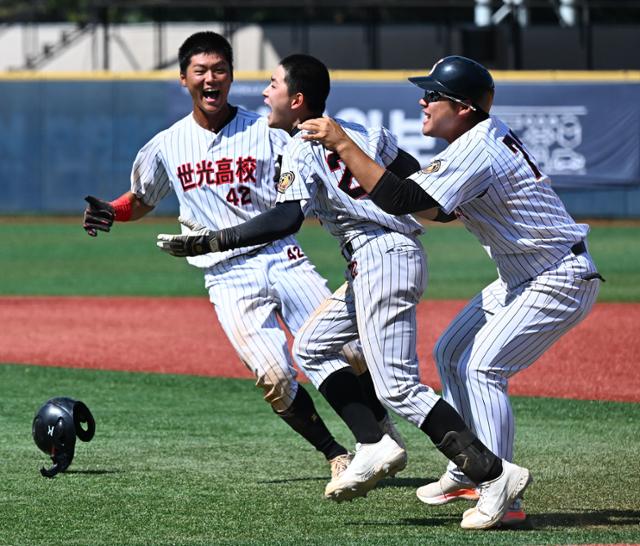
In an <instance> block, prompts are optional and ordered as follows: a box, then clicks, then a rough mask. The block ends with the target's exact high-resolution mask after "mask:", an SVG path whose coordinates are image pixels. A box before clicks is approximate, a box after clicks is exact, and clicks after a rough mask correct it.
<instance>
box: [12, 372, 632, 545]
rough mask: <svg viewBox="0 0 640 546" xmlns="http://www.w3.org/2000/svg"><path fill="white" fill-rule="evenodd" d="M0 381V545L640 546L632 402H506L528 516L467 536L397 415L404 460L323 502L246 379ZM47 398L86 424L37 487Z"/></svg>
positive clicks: (332, 422)
mask: <svg viewBox="0 0 640 546" xmlns="http://www.w3.org/2000/svg"><path fill="white" fill-rule="evenodd" d="M0 385H2V397H1V398H0V409H1V413H2V435H1V436H0V453H1V454H2V485H1V487H0V544H1V545H9V544H10V545H19V546H31V545H43V546H44V545H47V546H53V545H65V546H68V545H78V546H94V545H96V546H97V545H104V546H114V545H153V546H162V545H196V544H197V545H218V544H229V545H231V544H232V545H240V544H274V545H276V544H277V545H291V546H294V545H299V544H318V545H322V546H326V545H348V544H381V545H385V546H390V545H399V546H400V545H403V546H404V545H408V544H429V545H447V546H450V545H458V544H460V545H463V544H469V545H491V546H494V545H496V546H500V545H504V546H514V545H533V544H585V543H591V544H593V543H598V544H602V543H638V542H640V527H639V525H638V522H639V521H640V505H639V503H638V500H637V497H638V481H637V480H638V476H639V475H640V459H639V458H638V453H640V405H638V404H622V403H607V402H578V401H569V400H552V399H535V398H528V399H526V398H516V399H515V400H514V403H515V410H516V415H517V419H518V425H519V432H518V438H517V449H516V451H517V458H518V460H521V461H526V464H527V466H528V467H529V468H530V469H531V471H532V473H533V475H534V479H535V481H534V483H533V484H532V485H531V487H530V488H529V490H528V491H527V494H526V499H525V500H526V507H527V511H528V514H529V516H530V517H529V520H530V525H529V526H527V527H526V528H523V529H520V530H493V531H485V532H468V531H463V530H462V529H460V528H459V522H460V518H461V514H462V512H463V511H464V510H465V509H466V508H467V507H468V506H469V504H467V503H465V502H461V503H457V504H455V503H454V504H453V505H448V506H442V507H428V506H426V505H423V504H422V503H420V502H419V501H418V500H417V499H416V497H415V489H416V487H418V486H420V485H422V484H424V483H425V482H426V481H428V480H432V479H434V478H437V476H438V475H439V474H440V473H441V471H442V470H443V468H444V465H445V459H444V458H443V457H442V456H441V455H440V454H439V453H438V452H437V451H436V450H435V448H433V447H432V446H431V445H430V444H429V443H428V442H427V440H426V438H425V437H424V435H423V434H421V433H420V432H419V431H418V430H417V429H415V428H413V427H411V426H410V425H409V424H407V423H405V422H402V423H399V428H400V430H401V432H402V433H403V435H404V436H405V438H406V440H407V444H408V451H409V457H410V460H409V466H408V467H407V469H406V470H405V471H404V472H402V473H401V474H399V475H398V477H396V478H395V479H389V480H385V481H383V482H382V483H381V484H380V486H379V487H378V488H377V489H375V490H374V491H372V492H371V493H370V494H369V496H368V498H366V499H357V500H355V501H353V502H351V503H342V504H335V503H332V502H331V501H325V500H324V499H322V491H323V489H324V485H325V483H326V481H327V478H328V471H329V468H328V465H327V464H326V463H325V462H324V461H323V460H322V457H321V456H320V455H319V454H317V453H316V452H315V451H314V450H313V449H312V448H310V447H309V446H308V445H307V444H306V443H304V441H303V440H301V439H299V438H298V437H297V436H296V435H294V434H293V433H292V432H291V431H290V430H289V429H288V428H287V427H286V426H285V425H284V423H283V422H281V421H280V420H279V419H276V418H275V417H274V416H273V415H272V412H271V410H270V409H269V408H268V406H267V404H265V403H264V402H262V401H261V396H260V393H259V392H258V390H257V389H256V388H255V387H254V386H253V385H252V382H250V381H245V380H231V379H213V378H199V377H189V376H169V375H159V374H158V375H154V374H139V373H123V372H105V371H90V370H70V369H63V368H42V367H32V366H18V365H0ZM56 395H67V396H72V397H76V398H80V399H82V400H83V401H84V402H85V403H87V405H88V406H89V407H90V408H91V410H92V411H93V413H94V416H95V418H96V422H97V429H96V436H95V438H94V439H93V440H92V441H91V442H89V443H82V442H78V445H77V446H76V456H75V459H74V463H73V464H72V466H71V468H70V469H69V471H68V472H67V473H65V474H64V475H61V476H58V477H56V478H54V479H52V480H49V479H45V478H42V477H41V476H40V474H39V472H38V469H39V467H40V466H41V465H42V464H45V463H48V462H49V461H48V459H47V458H46V456H45V455H44V454H42V453H41V452H39V451H38V450H37V448H36V447H35V445H34V443H33V441H32V439H31V420H32V419H33V416H34V414H35V412H36V411H37V409H38V407H39V405H40V404H41V403H42V402H44V401H45V400H46V399H48V398H49V397H52V396H56ZM312 395H313V396H314V398H315V400H316V402H317V404H318V408H319V411H320V412H321V413H322V414H323V415H324V416H325V417H326V419H327V421H328V423H329V426H330V428H332V429H333V430H334V431H335V434H336V436H337V437H338V439H339V440H341V441H343V442H345V443H349V444H350V439H349V433H348V432H347V430H346V429H345V428H344V426H343V425H341V424H340V423H339V422H338V421H337V418H335V417H334V415H333V414H332V412H331V411H330V410H329V408H328V406H327V405H326V404H325V402H324V401H323V400H320V399H318V396H317V393H315V391H314V392H313V393H312Z"/></svg>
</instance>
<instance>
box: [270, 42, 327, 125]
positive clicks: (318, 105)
mask: <svg viewBox="0 0 640 546" xmlns="http://www.w3.org/2000/svg"><path fill="white" fill-rule="evenodd" d="M280 66H282V68H284V71H285V76H284V81H285V82H286V84H287V91H288V92H289V95H293V94H295V93H302V94H303V95H304V98H305V100H306V101H307V104H308V106H309V109H310V110H311V111H312V112H313V113H314V114H322V112H324V108H325V104H326V102H327V97H328V96H329V90H330V89H331V80H330V78H329V71H328V70H327V67H326V66H325V65H324V63H323V62H322V61H320V60H318V59H316V58H315V57H312V56H311V55H303V54H301V53H296V54H294V55H289V56H287V57H285V58H284V59H282V61H280Z"/></svg>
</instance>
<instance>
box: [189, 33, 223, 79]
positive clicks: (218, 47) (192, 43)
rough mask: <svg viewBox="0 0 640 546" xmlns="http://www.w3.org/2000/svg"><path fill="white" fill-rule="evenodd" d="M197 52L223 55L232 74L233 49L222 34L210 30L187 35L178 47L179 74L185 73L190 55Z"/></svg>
mask: <svg viewBox="0 0 640 546" xmlns="http://www.w3.org/2000/svg"><path fill="white" fill-rule="evenodd" d="M199 53H217V54H218V55H220V56H221V57H223V58H224V59H225V60H226V61H227V63H229V68H230V69H231V75H232V76H233V50H232V49H231V44H229V42H228V41H227V39H226V38H225V37H224V36H221V35H220V34H218V33H217V32H211V31H203V32H196V33H195V34H192V35H191V36H189V37H188V38H187V39H186V40H185V41H184V43H183V44H182V45H181V46H180V49H178V62H179V63H180V74H186V72H187V67H188V66H189V63H190V62H191V57H193V56H194V55H198V54H199Z"/></svg>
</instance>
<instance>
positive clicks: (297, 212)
mask: <svg viewBox="0 0 640 546" xmlns="http://www.w3.org/2000/svg"><path fill="white" fill-rule="evenodd" d="M303 221H304V214H303V212H302V208H301V207H300V203H299V202H298V201H290V202H287V203H278V204H277V205H276V206H275V207H274V208H273V209H271V210H269V211H267V212H263V213H262V214H259V215H258V216H254V217H253V218H252V219H251V220H248V221H247V222H244V223H242V224H239V225H237V226H234V227H230V228H226V229H223V230H220V231H219V232H218V233H217V235H216V238H217V239H218V248H219V250H220V251H223V250H230V249H233V248H240V247H245V246H253V245H260V244H264V243H270V242H272V241H277V240H278V239H282V238H283V237H286V236H287V235H291V234H293V233H296V232H297V231H298V230H299V229H300V226H301V225H302V222H303Z"/></svg>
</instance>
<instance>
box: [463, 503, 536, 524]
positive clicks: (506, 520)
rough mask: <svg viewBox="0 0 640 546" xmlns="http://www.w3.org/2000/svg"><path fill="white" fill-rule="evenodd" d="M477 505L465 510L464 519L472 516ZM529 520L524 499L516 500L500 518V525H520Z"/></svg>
mask: <svg viewBox="0 0 640 546" xmlns="http://www.w3.org/2000/svg"><path fill="white" fill-rule="evenodd" d="M475 509H476V508H475V506H474V507H473V508H469V509H468V510H465V511H464V514H463V515H462V519H464V518H466V517H467V516H470V515H471V514H472V513H473V511H474V510H475ZM526 520H527V513H526V512H525V511H524V503H523V501H522V499H516V500H514V501H513V502H512V503H511V505H510V506H509V508H507V511H506V512H505V513H504V516H502V518H500V525H506V526H509V525H519V524H521V523H524V522H525V521H526Z"/></svg>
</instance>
